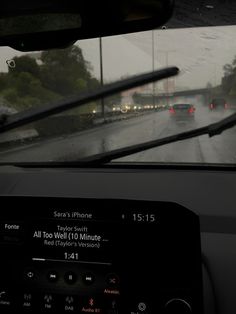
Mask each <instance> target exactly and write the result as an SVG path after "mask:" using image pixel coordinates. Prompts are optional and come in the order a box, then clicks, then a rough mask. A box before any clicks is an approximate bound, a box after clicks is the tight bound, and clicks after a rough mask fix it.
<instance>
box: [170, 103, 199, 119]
mask: <svg viewBox="0 0 236 314" xmlns="http://www.w3.org/2000/svg"><path fill="white" fill-rule="evenodd" d="M195 110H196V109H195V107H194V106H193V105H192V104H174V105H172V106H171V107H170V108H169V112H170V117H171V119H173V120H175V121H189V120H191V121H192V120H194V116H195Z"/></svg>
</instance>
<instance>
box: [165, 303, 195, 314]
mask: <svg viewBox="0 0 236 314" xmlns="http://www.w3.org/2000/svg"><path fill="white" fill-rule="evenodd" d="M164 313H165V314H176V313H181V314H190V313H192V308H191V305H190V304H189V303H188V302H187V301H185V300H183V299H171V300H169V301H168V302H167V303H166V304H165V312H164Z"/></svg>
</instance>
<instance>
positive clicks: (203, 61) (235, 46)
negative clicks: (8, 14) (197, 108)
mask: <svg viewBox="0 0 236 314" xmlns="http://www.w3.org/2000/svg"><path fill="white" fill-rule="evenodd" d="M235 32H236V27H235V26H228V27H214V28H213V27H212V28H210V27H208V28H192V29H176V30H158V31H157V30H156V31H154V51H155V54H154V60H155V61H154V63H155V68H156V69H157V68H162V67H164V66H166V65H167V64H168V65H176V66H178V67H179V68H180V70H181V74H180V75H179V77H178V78H176V80H175V84H176V88H185V87H187V88H199V87H204V86H205V85H206V84H207V82H210V83H211V84H213V85H215V84H219V83H220V80H221V77H222V75H223V70H222V68H223V66H224V65H225V64H226V63H231V62H232V60H233V58H234V56H235V55H236V40H235ZM102 42H103V69H104V70H103V71H104V80H105V81H114V80H117V79H119V78H120V77H122V76H130V75H134V74H138V73H143V72H147V71H151V70H152V32H151V31H149V32H141V33H135V34H129V35H123V36H113V37H107V38H103V39H102ZM77 45H79V46H80V47H81V48H82V50H83V53H84V56H85V59H86V60H87V61H89V62H90V63H91V65H92V67H93V74H94V75H95V76H96V77H97V78H99V77H100V64H99V41H98V39H91V40H81V41H78V42H77ZM0 52H1V54H0V71H4V72H5V71H7V65H6V60H9V59H11V58H12V57H14V56H15V55H21V54H24V53H21V52H17V51H15V50H13V49H11V48H8V47H1V48H0ZM161 84H162V83H161Z"/></svg>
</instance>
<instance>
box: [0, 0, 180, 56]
mask: <svg viewBox="0 0 236 314" xmlns="http://www.w3.org/2000/svg"><path fill="white" fill-rule="evenodd" d="M173 6H174V0H116V1H108V0H100V1H94V0H78V1H73V2H72V1H65V0H62V1H57V0H34V1H29V0H22V1H15V0H9V1H4V2H2V3H1V7H0V45H1V46H10V47H13V48H15V49H17V50H21V51H30V50H42V49H50V48H60V47H62V48H64V47H66V46H68V45H70V44H71V43H73V42H75V41H76V40H78V39H85V38H94V37H103V36H110V35H117V34H124V33H131V32H137V31H144V30H149V29H154V28H157V27H159V26H161V25H163V24H165V23H166V22H167V21H168V20H169V18H170V17H171V15H172V12H173Z"/></svg>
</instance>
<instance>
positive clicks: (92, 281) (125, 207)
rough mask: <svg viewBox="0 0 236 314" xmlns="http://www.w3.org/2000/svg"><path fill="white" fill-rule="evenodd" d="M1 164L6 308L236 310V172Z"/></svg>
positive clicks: (0, 295)
mask: <svg viewBox="0 0 236 314" xmlns="http://www.w3.org/2000/svg"><path fill="white" fill-rule="evenodd" d="M173 168H174V167H172V168H169V169H168V168H166V169H161V168H159V169H158V168H156V169H154V168H153V169H148V168H139V169H138V168H137V169H135V168H128V167H123V168H122V167H118V168H117V167H108V168H87V169H86V168H84V169H82V168H77V169H75V168H67V169H66V168H61V169H58V168H56V169H49V168H48V169H47V168H44V169H43V168H37V169H33V168H15V167H10V166H6V167H2V170H1V176H0V187H1V204H2V205H1V211H0V246H1V271H0V276H1V278H0V284H1V285H0V288H1V291H0V307H1V313H16V312H19V309H20V311H21V312H27V313H55V312H56V313H78V312H79V313H86V312H89V313H110V314H117V313H130V314H134V313H135V314H142V313H143V314H146V313H224V314H226V313H233V312H234V310H233V309H235V308H236V304H235V301H234V297H233V291H235V289H234V288H235V285H236V284H235V282H236V280H235V277H236V272H235V267H234V265H235V260H236V253H235V250H234V247H235V241H236V238H235V230H236V229H235V226H236V220H235V208H234V199H235V173H234V172H233V171H232V169H231V170H230V171H229V170H209V169H208V170H205V169H202V170H199V169H198V170H194V168H192V169H189V168H186V169H184V168H183V169H173Z"/></svg>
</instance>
